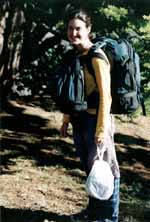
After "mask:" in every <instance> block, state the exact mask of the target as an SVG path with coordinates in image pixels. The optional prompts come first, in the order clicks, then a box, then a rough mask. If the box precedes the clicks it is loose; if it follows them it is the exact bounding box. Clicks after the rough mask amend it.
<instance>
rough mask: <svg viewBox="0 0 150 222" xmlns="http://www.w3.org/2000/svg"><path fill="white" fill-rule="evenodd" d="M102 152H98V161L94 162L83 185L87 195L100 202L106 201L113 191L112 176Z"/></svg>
mask: <svg viewBox="0 0 150 222" xmlns="http://www.w3.org/2000/svg"><path fill="white" fill-rule="evenodd" d="M104 151H105V150H103V151H101V154H100V153H99V152H98V156H99V159H97V160H95V162H94V164H93V167H92V169H91V172H90V174H89V176H88V178H87V180H86V184H85V188H86V191H87V193H88V195H89V196H91V197H94V198H97V199H100V200H108V199H109V198H110V197H111V195H112V194H113V190H114V176H113V174H112V171H111V168H110V166H109V164H108V163H107V162H106V161H104V160H103V156H104Z"/></svg>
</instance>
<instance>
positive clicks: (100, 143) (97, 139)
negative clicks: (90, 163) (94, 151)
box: [95, 137, 104, 146]
mask: <svg viewBox="0 0 150 222" xmlns="http://www.w3.org/2000/svg"><path fill="white" fill-rule="evenodd" d="M95 144H96V145H97V146H103V145H104V138H101V137H95Z"/></svg>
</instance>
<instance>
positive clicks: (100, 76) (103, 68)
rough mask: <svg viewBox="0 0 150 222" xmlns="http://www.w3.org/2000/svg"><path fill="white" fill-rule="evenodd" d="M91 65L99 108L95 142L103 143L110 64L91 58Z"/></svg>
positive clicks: (107, 116) (108, 102) (107, 108)
mask: <svg viewBox="0 0 150 222" xmlns="http://www.w3.org/2000/svg"><path fill="white" fill-rule="evenodd" d="M92 65H93V68H94V72H95V78H96V83H97V87H98V91H99V95H100V96H99V108H98V118H97V126H96V132H95V141H96V143H103V142H104V140H105V137H106V133H107V126H108V120H109V114H110V108H111V101H112V99H111V84H110V65H109V64H107V63H106V61H104V60H102V59H99V58H95V57H94V58H93V59H92Z"/></svg>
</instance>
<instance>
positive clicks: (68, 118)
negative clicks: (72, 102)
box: [63, 114, 70, 123]
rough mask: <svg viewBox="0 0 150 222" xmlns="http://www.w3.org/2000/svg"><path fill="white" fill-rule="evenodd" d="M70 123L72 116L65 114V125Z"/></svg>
mask: <svg viewBox="0 0 150 222" xmlns="http://www.w3.org/2000/svg"><path fill="white" fill-rule="evenodd" d="M69 122H70V115H69V114H63V123H69Z"/></svg>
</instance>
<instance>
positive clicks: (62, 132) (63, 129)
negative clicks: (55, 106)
mask: <svg viewBox="0 0 150 222" xmlns="http://www.w3.org/2000/svg"><path fill="white" fill-rule="evenodd" d="M68 125H69V124H68V123H63V124H62V126H61V128H60V136H61V137H67V130H68Z"/></svg>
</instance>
